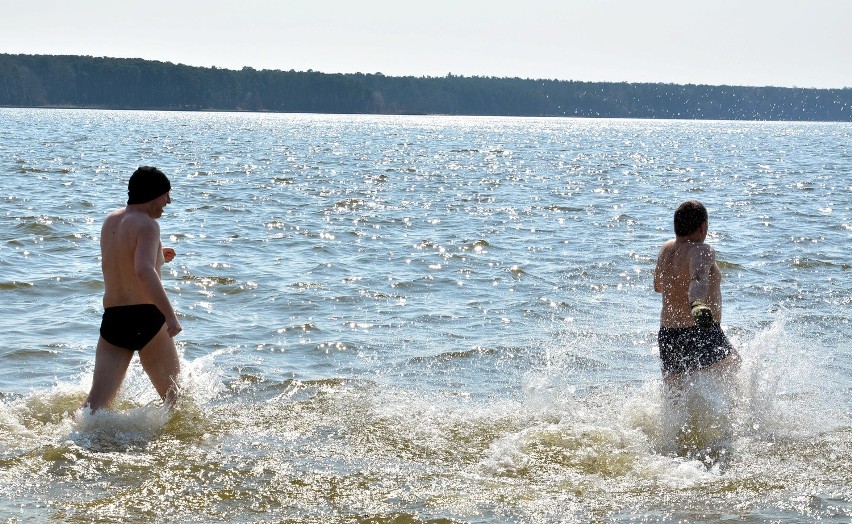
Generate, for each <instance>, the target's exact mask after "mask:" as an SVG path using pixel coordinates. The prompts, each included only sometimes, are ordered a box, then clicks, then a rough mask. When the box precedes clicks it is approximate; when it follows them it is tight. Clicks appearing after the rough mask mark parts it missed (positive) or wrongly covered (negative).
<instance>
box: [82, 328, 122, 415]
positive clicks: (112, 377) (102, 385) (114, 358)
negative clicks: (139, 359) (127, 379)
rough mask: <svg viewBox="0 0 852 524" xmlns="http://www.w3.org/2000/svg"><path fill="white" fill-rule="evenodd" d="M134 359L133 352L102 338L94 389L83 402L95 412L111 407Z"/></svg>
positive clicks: (97, 357)
mask: <svg viewBox="0 0 852 524" xmlns="http://www.w3.org/2000/svg"><path fill="white" fill-rule="evenodd" d="M132 358H133V352H132V351H128V350H126V349H124V348H120V347H118V346H113V345H112V344H110V343H109V342H107V341H106V340H104V339H103V337H101V338H100V339H98V346H97V349H96V350H95V372H94V374H93V375H92V389H91V390H90V391H89V396H88V397H87V398H86V400H85V401H84V402H83V407H88V408H89V409H91V410H92V411H93V412H94V411H97V410H98V409H100V408H102V407H106V406H109V405H110V404H111V403H112V401H113V399H115V395H116V394H117V393H118V390H119V388H120V387H121V382H122V381H123V380H124V375H125V374H126V373H127V366H129V365H130V360H131V359H132Z"/></svg>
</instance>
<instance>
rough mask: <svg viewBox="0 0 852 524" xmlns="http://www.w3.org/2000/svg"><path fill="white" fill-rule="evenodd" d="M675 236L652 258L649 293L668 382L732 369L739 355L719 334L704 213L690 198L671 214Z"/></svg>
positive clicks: (717, 284) (718, 302)
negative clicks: (655, 305)
mask: <svg viewBox="0 0 852 524" xmlns="http://www.w3.org/2000/svg"><path fill="white" fill-rule="evenodd" d="M674 230H675V238H673V239H671V240H668V241H667V242H665V243H664V244H663V246H662V248H661V249H660V254H659V257H658V258H657V268H656V271H655V272H654V290H655V291H656V292H658V293H661V294H662V297H663V307H662V311H661V314H660V331H659V333H658V336H657V340H658V344H659V348H660V359H661V360H662V371H663V377H664V378H665V379H666V380H667V382H671V381H672V380H676V379H678V378H679V377H682V376H683V375H684V374H685V373H690V372H695V371H698V370H701V369H705V368H713V369H724V368H728V367H730V366H735V365H736V364H737V362H738V361H739V355H738V354H737V351H736V350H735V349H734V347H733V346H732V345H731V343H730V342H729V341H728V338H727V337H726V336H725V333H724V332H723V331H722V328H721V326H720V322H721V320H722V291H721V282H722V273H721V271H719V266H718V265H717V264H716V252H715V250H714V249H713V248H712V247H711V246H709V245H708V244H705V243H704V240H705V239H706V238H707V230H708V217H707V209H706V208H705V207H704V205H702V204H701V203H700V202H698V201H695V200H690V201H687V202H684V203H682V204H681V205H680V206H678V208H677V210H676V211H675V214H674Z"/></svg>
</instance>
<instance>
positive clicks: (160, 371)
mask: <svg viewBox="0 0 852 524" xmlns="http://www.w3.org/2000/svg"><path fill="white" fill-rule="evenodd" d="M139 361H140V362H141V364H142V369H144V370H145V372H146V373H147V374H148V378H150V379H151V383H152V384H153V385H154V389H156V390H157V393H159V394H160V398H162V399H163V400H164V401H165V402H166V404H168V405H174V403H175V400H177V380H178V378H179V376H180V359H179V358H178V354H177V348H175V341H174V339H172V337H170V336H169V332H168V330H167V329H166V325H165V324H163V327H162V329H160V331H159V332H158V333H157V334H156V335H155V336H154V338H152V339H151V341H150V342H148V344H147V345H146V346H145V347H144V348H142V349H141V350H140V351H139Z"/></svg>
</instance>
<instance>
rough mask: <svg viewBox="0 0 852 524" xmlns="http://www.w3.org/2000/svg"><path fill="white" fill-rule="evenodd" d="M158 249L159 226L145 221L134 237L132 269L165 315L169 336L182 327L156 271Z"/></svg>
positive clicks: (176, 332)
mask: <svg viewBox="0 0 852 524" xmlns="http://www.w3.org/2000/svg"><path fill="white" fill-rule="evenodd" d="M159 250H160V226H159V225H157V223H156V222H154V221H153V220H151V221H150V222H146V223H145V224H144V225H143V226H142V228H141V229H140V231H139V236H138V238H137V239H136V252H135V253H134V255H133V265H134V271H135V272H136V278H138V279H139V284H140V285H141V286H142V289H143V290H145V292H146V293H147V294H148V296H149V297H150V298H151V301H152V302H153V303H154V305H155V306H157V308H158V309H159V310H160V311H161V312H162V313H163V315H164V316H165V317H166V327H167V328H168V331H169V336H172V337H174V336H175V335H177V334H178V333H180V332H181V331H182V330H183V328H182V327H181V325H180V322H178V319H177V315H175V311H174V309H173V308H172V304H171V302H169V297H168V296H167V295H166V290H165V289H164V288H163V283H162V281H161V280H160V275H159V274H158V273H157V266H156V261H157V255H158V254H159V253H158V251H159Z"/></svg>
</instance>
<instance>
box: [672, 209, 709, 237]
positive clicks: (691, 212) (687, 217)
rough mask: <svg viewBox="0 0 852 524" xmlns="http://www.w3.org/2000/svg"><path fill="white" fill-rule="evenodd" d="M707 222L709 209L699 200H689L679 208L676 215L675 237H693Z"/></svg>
mask: <svg viewBox="0 0 852 524" xmlns="http://www.w3.org/2000/svg"><path fill="white" fill-rule="evenodd" d="M704 222H707V208H706V207H704V204H702V203H701V202H699V201H698V200H687V201H686V202H684V203H682V204H681V205H679V206H677V209H676V210H675V213H674V230H675V235H677V236H679V237H685V236H687V235H691V234H692V233H695V231H697V230H698V228H699V227H701V224H703V223H704Z"/></svg>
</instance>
